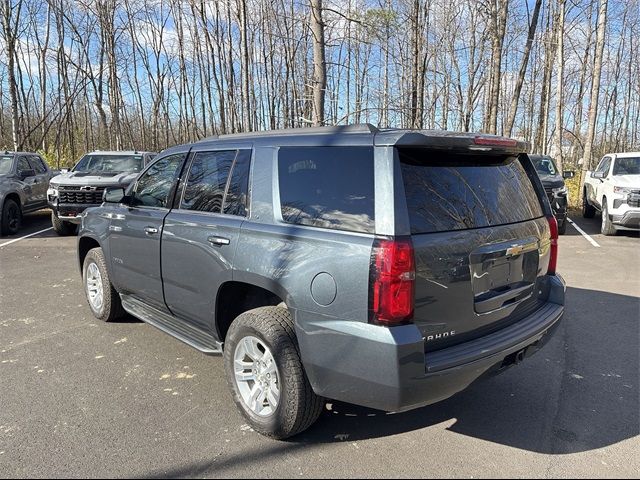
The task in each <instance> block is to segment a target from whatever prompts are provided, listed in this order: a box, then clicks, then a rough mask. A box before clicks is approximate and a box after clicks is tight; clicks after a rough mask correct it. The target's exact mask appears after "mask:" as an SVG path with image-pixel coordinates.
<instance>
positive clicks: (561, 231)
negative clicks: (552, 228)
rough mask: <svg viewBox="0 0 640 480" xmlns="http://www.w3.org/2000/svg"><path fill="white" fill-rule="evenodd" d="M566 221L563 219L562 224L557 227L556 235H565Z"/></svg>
mask: <svg viewBox="0 0 640 480" xmlns="http://www.w3.org/2000/svg"><path fill="white" fill-rule="evenodd" d="M567 223H568V222H567V219H566V218H565V219H564V220H563V221H562V223H560V224H559V225H558V235H564V234H565V233H567Z"/></svg>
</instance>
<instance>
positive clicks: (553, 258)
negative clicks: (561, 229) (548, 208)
mask: <svg viewBox="0 0 640 480" xmlns="http://www.w3.org/2000/svg"><path fill="white" fill-rule="evenodd" d="M547 220H549V230H550V231H551V253H550V256H549V268H548V269H547V275H555V274H556V266H557V264H558V221H557V220H556V217H554V216H553V215H550V216H548V217H547Z"/></svg>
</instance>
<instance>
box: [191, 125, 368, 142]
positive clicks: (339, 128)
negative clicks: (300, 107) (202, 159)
mask: <svg viewBox="0 0 640 480" xmlns="http://www.w3.org/2000/svg"><path fill="white" fill-rule="evenodd" d="M379 131H380V130H378V129H377V128H376V127H374V126H373V125H372V124H370V123H356V124H353V125H335V126H326V127H298V128H281V129H277V130H261V131H256V132H239V133H224V134H221V135H213V136H210V137H206V138H203V139H202V140H199V141H197V142H195V143H201V142H207V141H212V140H233V139H251V138H254V137H255V138H263V137H277V136H297V135H336V134H341V133H373V134H375V133H378V132H379Z"/></svg>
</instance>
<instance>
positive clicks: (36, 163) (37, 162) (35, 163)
mask: <svg viewBox="0 0 640 480" xmlns="http://www.w3.org/2000/svg"><path fill="white" fill-rule="evenodd" d="M29 163H30V164H31V168H33V169H34V170H35V171H36V174H41V173H46V172H47V168H46V167H45V166H44V164H43V163H42V160H41V159H40V157H35V156H31V157H29Z"/></svg>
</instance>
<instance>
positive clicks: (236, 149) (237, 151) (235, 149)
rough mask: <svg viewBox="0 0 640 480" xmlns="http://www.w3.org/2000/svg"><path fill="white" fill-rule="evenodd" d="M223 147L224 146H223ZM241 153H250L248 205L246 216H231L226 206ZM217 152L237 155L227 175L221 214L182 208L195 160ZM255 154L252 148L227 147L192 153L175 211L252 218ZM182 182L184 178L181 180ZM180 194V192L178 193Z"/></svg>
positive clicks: (186, 166) (177, 196)
mask: <svg viewBox="0 0 640 480" xmlns="http://www.w3.org/2000/svg"><path fill="white" fill-rule="evenodd" d="M221 147H222V146H221ZM241 151H248V152H249V182H248V185H247V205H246V214H245V215H231V214H229V213H224V206H225V203H226V200H227V193H228V191H229V184H230V182H231V177H232V176H233V172H234V170H235V167H236V162H237V161H238V157H239V156H240V152H241ZM216 152H235V155H234V157H233V161H232V162H231V167H230V168H229V175H227V180H226V182H225V184H224V192H223V193H222V203H221V205H220V211H219V212H210V211H204V210H191V209H189V208H182V202H183V200H184V194H185V192H186V190H187V184H188V183H189V174H190V173H191V167H192V166H193V162H194V161H195V158H196V156H197V155H198V154H207V153H216ZM253 152H254V149H253V148H252V147H233V146H231V147H227V148H210V149H209V148H207V149H203V150H197V151H195V152H194V151H191V152H190V154H189V158H188V162H187V165H185V168H184V181H183V182H181V183H182V185H181V186H179V187H178V188H179V189H180V192H179V194H177V195H176V199H175V200H176V201H175V202H174V203H173V210H176V211H179V212H188V213H197V214H202V215H222V216H224V217H226V218H229V217H232V218H233V217H235V218H242V219H247V218H249V216H250V205H251V202H250V201H249V199H250V194H251V193H250V192H251V170H252V168H253ZM181 180H182V178H181ZM176 193H178V192H176Z"/></svg>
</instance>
